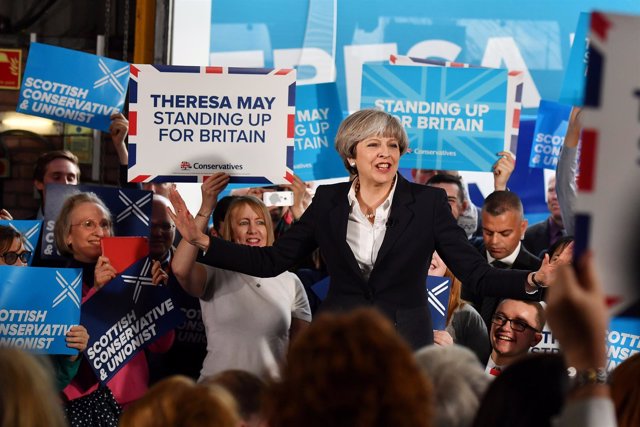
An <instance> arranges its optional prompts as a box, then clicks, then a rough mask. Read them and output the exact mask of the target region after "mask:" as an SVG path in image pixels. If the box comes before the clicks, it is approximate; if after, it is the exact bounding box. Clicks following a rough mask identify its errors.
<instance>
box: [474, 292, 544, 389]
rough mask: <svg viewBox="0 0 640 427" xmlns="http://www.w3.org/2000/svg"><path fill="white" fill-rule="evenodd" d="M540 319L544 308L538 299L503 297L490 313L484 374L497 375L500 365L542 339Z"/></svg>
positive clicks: (517, 357) (542, 320) (541, 322)
mask: <svg viewBox="0 0 640 427" xmlns="http://www.w3.org/2000/svg"><path fill="white" fill-rule="evenodd" d="M544 323H545V315H544V308H542V305H541V304H540V303H539V302H536V301H518V300H514V299H505V300H503V301H502V302H501V303H500V304H499V305H498V307H497V308H496V312H495V313H494V314H493V315H492V316H491V323H490V325H491V331H490V333H489V339H490V340H491V348H492V350H491V356H490V357H489V361H488V362H487V367H486V372H487V374H490V375H494V376H497V375H500V373H501V371H502V369H504V368H505V367H506V366H508V365H510V364H512V363H513V362H515V361H516V360H518V359H521V358H522V357H523V356H525V355H526V354H527V353H529V349H530V348H531V347H535V346H536V345H537V344H538V343H539V342H540V340H541V339H542V333H541V331H542V328H543V327H544Z"/></svg>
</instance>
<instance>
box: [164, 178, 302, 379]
mask: <svg viewBox="0 0 640 427" xmlns="http://www.w3.org/2000/svg"><path fill="white" fill-rule="evenodd" d="M227 180H228V178H226V176H225V175H223V174H217V175H214V176H213V177H212V178H210V179H208V180H207V181H205V182H204V183H203V184H202V205H201V207H200V210H199V212H198V213H197V215H196V221H198V223H199V227H200V228H201V229H202V230H205V227H206V225H207V220H208V218H209V216H210V215H211V212H212V211H213V208H214V207H215V205H216V201H217V196H218V194H219V193H220V191H222V189H224V187H225V186H226V184H227ZM222 237H223V238H224V239H225V240H228V241H232V242H235V243H237V244H240V245H245V246H252V247H268V246H271V245H272V244H273V240H274V237H273V224H272V221H271V216H270V214H269V211H268V210H267V208H266V206H265V205H264V203H262V202H261V201H260V200H258V199H256V198H255V197H252V196H238V197H236V198H234V200H233V201H232V202H231V204H230V205H229V208H228V210H227V213H226V215H225V220H224V225H223V227H222ZM197 255H198V250H197V248H196V247H195V246H193V245H190V244H189V242H188V241H187V240H185V239H183V240H182V241H181V242H180V244H179V245H178V248H177V250H176V252H175V254H174V256H173V260H172V262H171V269H172V271H173V274H174V275H175V276H176V278H177V279H178V282H179V283H180V285H181V286H182V288H183V289H184V290H185V291H186V292H187V293H189V294H190V295H192V296H194V297H196V298H200V307H201V309H202V321H203V323H204V326H205V333H206V335H207V356H206V357H205V359H204V362H203V366H202V370H201V372H200V379H201V380H202V379H203V378H205V377H209V376H212V375H215V374H216V373H218V372H221V371H225V370H228V369H242V370H245V371H248V372H251V373H253V374H255V375H258V376H261V377H262V378H267V377H269V376H277V375H278V372H279V365H280V364H281V363H282V362H284V359H285V355H286V352H287V349H288V347H289V342H290V341H292V340H294V339H295V337H296V335H297V334H298V333H299V332H300V331H301V330H302V329H303V328H305V327H306V326H307V325H308V323H309V322H310V321H311V310H310V308H309V302H308V300H307V296H306V293H305V291H304V287H303V286H302V283H301V282H300V279H298V277H297V276H296V275H295V274H293V273H291V272H283V273H281V274H279V275H277V276H276V277H273V278H267V279H264V278H258V277H254V276H250V275H247V274H242V273H236V272H234V271H229V270H224V269H221V268H215V267H210V266H208V265H204V264H201V263H199V262H196V257H197Z"/></svg>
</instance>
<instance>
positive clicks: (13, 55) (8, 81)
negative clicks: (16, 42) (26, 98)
mask: <svg viewBox="0 0 640 427" xmlns="http://www.w3.org/2000/svg"><path fill="white" fill-rule="evenodd" d="M21 75H22V50H20V49H4V48H0V89H20V76H21Z"/></svg>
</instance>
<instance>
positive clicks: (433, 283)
mask: <svg viewBox="0 0 640 427" xmlns="http://www.w3.org/2000/svg"><path fill="white" fill-rule="evenodd" d="M450 294H451V280H450V279H449V278H447V277H438V276H427V299H428V301H429V311H430V313H431V322H432V323H433V329H434V330H438V331H443V330H444V329H445V328H446V327H447V310H448V309H449V295H450Z"/></svg>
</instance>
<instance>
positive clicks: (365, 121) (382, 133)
mask: <svg viewBox="0 0 640 427" xmlns="http://www.w3.org/2000/svg"><path fill="white" fill-rule="evenodd" d="M407 145H408V140H407V135H406V133H405V131H404V129H403V128H402V126H401V124H400V123H399V121H398V120H397V119H396V118H394V117H393V116H391V115H390V114H388V113H385V112H383V111H379V110H362V111H358V112H356V113H354V114H352V115H350V116H349V117H347V118H346V119H345V120H344V121H343V122H342V124H341V125H340V128H339V129H338V133H337V135H336V149H337V150H338V153H339V154H340V156H341V157H342V159H343V161H344V163H345V166H346V168H347V169H348V170H349V172H350V173H351V174H352V175H354V179H353V180H351V181H350V182H345V183H339V184H334V185H327V186H320V187H319V188H318V189H317V191H316V194H315V196H314V198H313V202H312V203H311V205H310V206H309V208H308V209H307V210H306V211H305V213H304V214H303V215H302V217H301V218H300V220H299V221H298V222H296V223H295V224H294V225H293V226H292V227H291V229H290V230H289V231H287V232H286V233H285V234H284V235H282V236H281V237H280V238H278V240H276V242H275V244H274V245H273V246H271V247H266V248H255V247H248V246H242V245H237V244H234V243H231V242H227V241H224V240H221V239H217V238H211V237H209V236H207V235H206V234H205V233H204V232H203V230H200V229H199V228H198V227H197V226H196V225H195V221H194V219H193V216H191V214H190V213H189V212H188V210H187V208H186V205H185V204H184V201H183V200H182V198H181V197H180V195H179V194H178V193H177V192H176V191H173V192H172V193H171V194H170V199H171V202H172V204H173V206H174V209H175V211H176V213H175V214H173V213H172V212H171V213H170V214H171V216H172V218H173V220H174V221H175V223H176V226H177V227H178V229H179V230H180V233H181V234H182V236H183V239H187V241H189V242H190V243H192V244H193V245H195V246H197V247H199V248H200V249H202V250H203V251H204V252H205V254H204V256H202V257H201V258H200V259H199V261H200V262H203V263H205V264H209V265H212V266H215V267H219V268H224V269H228V270H234V271H240V272H242V273H245V274H250V275H253V276H259V277H272V276H276V275H278V274H280V273H281V272H283V271H285V270H286V269H288V268H290V267H291V266H293V265H294V264H295V263H296V262H298V261H299V260H301V259H302V258H304V257H306V256H307V255H309V254H310V253H311V252H312V251H313V250H314V249H316V248H317V247H319V248H320V251H321V252H322V255H323V256H324V259H325V260H326V264H327V269H328V272H329V275H330V276H331V285H330V289H329V291H328V294H327V298H326V299H325V301H324V303H323V305H322V307H321V309H322V310H349V309H352V308H355V307H359V306H375V307H377V308H378V309H380V310H381V311H382V312H383V313H384V314H385V315H386V316H387V317H389V318H390V319H391V320H392V321H393V322H394V324H395V326H396V329H397V330H398V332H399V333H400V334H401V335H403V336H404V337H405V338H406V339H407V341H408V342H409V343H410V344H411V345H412V346H413V347H414V348H419V347H421V346H424V345H426V344H429V343H432V342H433V331H432V326H431V318H430V315H429V308H428V302H427V294H426V286H425V283H426V276H427V271H428V268H429V264H430V258H431V254H432V253H433V251H434V250H437V251H438V253H439V254H440V255H441V256H442V258H443V259H444V261H445V263H446V264H447V265H448V266H450V268H451V270H452V271H453V272H454V273H455V275H456V276H457V277H458V278H459V279H460V280H461V281H462V283H464V286H467V287H472V290H473V292H474V293H475V294H480V295H486V296H499V297H504V298H518V299H536V297H535V293H536V291H537V286H536V284H535V282H534V281H533V276H534V275H535V279H537V280H536V282H538V284H541V283H543V282H544V281H546V280H547V279H546V278H545V277H548V275H549V274H550V273H551V269H552V266H550V265H548V264H547V265H545V266H543V267H542V268H541V269H540V270H539V271H538V272H536V273H530V272H527V271H518V270H497V269H493V268H491V267H490V266H489V265H488V264H487V262H486V260H485V259H484V258H483V257H482V256H481V255H480V254H479V253H478V251H477V250H476V249H475V248H474V247H473V246H471V244H469V242H468V240H467V237H466V235H465V233H464V231H463V230H462V229H461V228H460V227H459V226H458V225H457V223H456V221H455V219H454V218H453V216H452V215H451V209H450V207H449V205H448V203H447V197H446V194H445V192H444V191H443V190H441V189H439V188H433V187H426V186H422V185H418V184H412V183H410V182H408V181H407V180H405V179H404V178H403V177H402V176H401V175H399V174H398V173H397V170H398V162H399V160H400V156H401V155H402V154H404V153H405V151H406V150H407ZM199 214H200V213H199ZM527 291H528V292H529V293H527Z"/></svg>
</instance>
